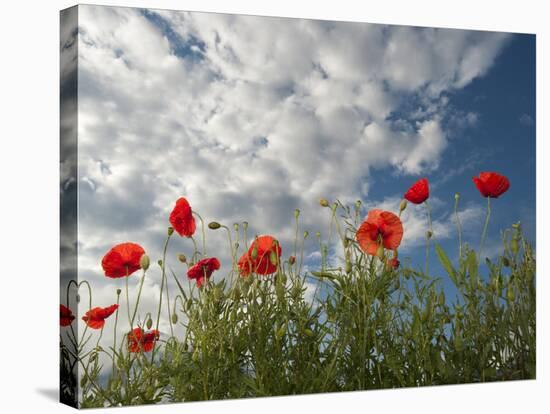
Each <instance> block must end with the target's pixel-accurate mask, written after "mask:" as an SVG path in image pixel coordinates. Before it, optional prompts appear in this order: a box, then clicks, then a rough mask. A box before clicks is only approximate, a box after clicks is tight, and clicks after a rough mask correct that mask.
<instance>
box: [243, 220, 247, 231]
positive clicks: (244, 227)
mask: <svg viewBox="0 0 550 414" xmlns="http://www.w3.org/2000/svg"><path fill="white" fill-rule="evenodd" d="M243 229H245V230H247V229H248V221H243Z"/></svg>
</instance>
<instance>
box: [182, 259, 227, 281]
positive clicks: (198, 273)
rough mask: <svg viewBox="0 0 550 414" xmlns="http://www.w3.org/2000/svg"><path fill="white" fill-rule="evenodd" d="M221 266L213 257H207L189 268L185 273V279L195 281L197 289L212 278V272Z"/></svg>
mask: <svg viewBox="0 0 550 414" xmlns="http://www.w3.org/2000/svg"><path fill="white" fill-rule="evenodd" d="M220 266H221V264H220V261H219V260H218V259H216V258H215V257H208V258H206V259H202V260H199V261H198V262H197V263H196V264H195V265H193V266H191V267H190V268H189V270H188V271H187V277H188V278H189V279H195V280H196V281H197V287H201V286H202V285H203V283H205V282H206V281H205V280H204V278H206V279H207V280H208V279H209V278H210V276H212V273H213V272H214V270H218V269H219V268H220Z"/></svg>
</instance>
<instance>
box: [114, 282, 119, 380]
mask: <svg viewBox="0 0 550 414" xmlns="http://www.w3.org/2000/svg"><path fill="white" fill-rule="evenodd" d="M119 302H120V293H118V292H117V295H116V304H117V305H118V304H119ZM117 325H118V307H117V309H116V313H115V330H114V332H113V350H115V351H116V330H117ZM115 367H116V364H115V356H114V355H113V376H114V375H115Z"/></svg>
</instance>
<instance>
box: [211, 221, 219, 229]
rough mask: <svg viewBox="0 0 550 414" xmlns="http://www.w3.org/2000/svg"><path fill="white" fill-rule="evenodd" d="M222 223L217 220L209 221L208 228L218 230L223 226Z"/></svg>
mask: <svg viewBox="0 0 550 414" xmlns="http://www.w3.org/2000/svg"><path fill="white" fill-rule="evenodd" d="M221 226H222V225H221V224H220V223H218V222H217V221H211V222H210V223H208V228H209V229H210V230H217V229H219V228H220V227H221Z"/></svg>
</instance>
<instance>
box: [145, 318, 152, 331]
mask: <svg viewBox="0 0 550 414" xmlns="http://www.w3.org/2000/svg"><path fill="white" fill-rule="evenodd" d="M145 326H146V327H147V329H151V328H152V327H153V320H152V319H151V318H149V319H147V322H146V323H145Z"/></svg>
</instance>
